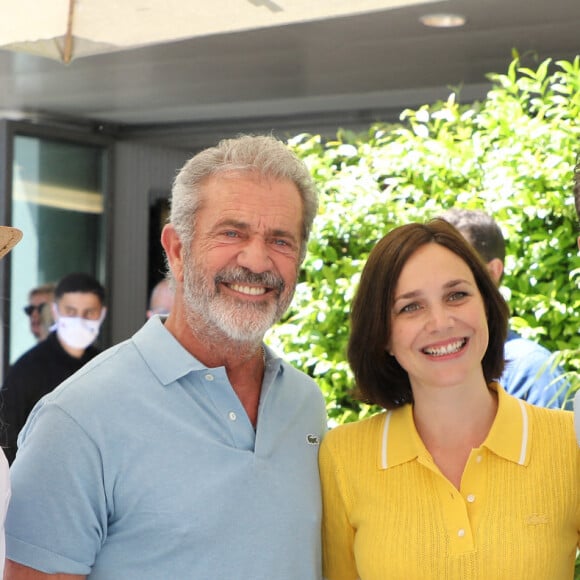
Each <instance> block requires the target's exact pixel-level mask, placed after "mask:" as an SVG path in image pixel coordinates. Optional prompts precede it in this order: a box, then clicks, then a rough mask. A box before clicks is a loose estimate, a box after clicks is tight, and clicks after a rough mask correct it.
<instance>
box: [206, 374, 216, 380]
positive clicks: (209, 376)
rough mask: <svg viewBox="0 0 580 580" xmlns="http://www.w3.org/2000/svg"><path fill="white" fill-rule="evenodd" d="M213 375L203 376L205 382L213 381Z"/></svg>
mask: <svg viewBox="0 0 580 580" xmlns="http://www.w3.org/2000/svg"><path fill="white" fill-rule="evenodd" d="M213 378H214V377H213V375H211V374H210V373H207V375H205V380H206V381H213Z"/></svg>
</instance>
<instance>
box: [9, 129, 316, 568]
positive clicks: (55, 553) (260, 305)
mask: <svg viewBox="0 0 580 580" xmlns="http://www.w3.org/2000/svg"><path fill="white" fill-rule="evenodd" d="M316 209H317V198H316V192H315V189H314V186H313V183H312V181H311V179H310V176H309V174H308V171H307V169H306V167H305V166H304V165H303V163H302V162H301V161H299V160H298V159H297V158H296V157H295V156H294V155H293V154H292V153H291V152H290V151H289V150H288V149H287V148H286V146H285V145H284V144H283V143H281V142H279V141H277V140H275V139H273V138H271V137H241V138H239V139H233V140H225V141H222V142H221V143H220V144H219V145H218V146H217V147H215V148H211V149H209V150H205V151H203V152H201V153H199V154H198V155H196V156H195V157H194V158H193V159H191V160H190V161H189V162H188V163H187V164H186V165H185V166H184V167H183V169H182V170H181V172H180V174H179V175H178V176H177V178H176V180H175V183H174V186H173V191H172V206H171V215H170V223H169V224H168V225H167V226H166V227H165V229H164V230H163V233H162V244H163V247H164V249H165V252H166V256H167V261H168V265H169V268H170V271H171V274H172V276H173V279H174V286H175V301H174V305H173V308H172V310H171V313H170V314H169V317H168V318H167V319H166V320H165V319H162V318H160V317H159V316H153V317H152V318H151V319H150V320H149V321H148V322H147V324H146V325H145V326H144V327H143V328H142V329H141V330H140V331H138V332H137V333H136V334H135V335H134V336H133V337H132V338H131V339H130V340H128V341H126V342H125V343H123V344H121V345H119V346H117V347H113V348H112V349H110V350H108V351H107V352H105V353H104V354H103V355H101V356H99V357H97V358H96V359H95V360H94V361H92V362H91V363H89V365H88V366H87V367H85V369H84V370H83V371H81V372H80V373H78V374H77V375H75V376H74V377H73V378H71V379H69V380H68V381H67V382H65V383H64V384H63V385H62V386H61V387H59V388H58V389H57V390H56V391H55V392H54V393H52V394H51V395H49V396H47V397H45V398H44V399H43V400H42V401H41V402H40V403H39V405H38V406H37V407H36V408H35V410H34V411H33V413H32V415H31V417H30V419H29V421H28V423H27V425H26V426H25V428H24V430H23V433H22V435H21V440H20V450H19V453H18V457H17V459H16V461H15V462H14V464H13V468H12V477H13V489H14V491H13V500H12V503H11V507H10V510H9V515H8V519H7V530H8V535H7V545H8V548H7V555H8V558H9V560H8V562H7V578H9V579H12V580H14V579H35V578H57V579H65V578H66V579H68V580H74V579H79V578H90V579H106V580H116V579H119V580H121V579H122V580H132V579H135V580H148V579H151V580H153V579H155V580H159V579H160V578H179V579H188V580H190V579H191V580H193V579H200V580H207V579H208V578H212V579H226V578H228V579H230V578H232V579H233V578H235V579H236V580H273V579H275V580H297V579H298V578H299V579H300V580H317V579H319V578H320V545H319V543H320V530H319V524H320V517H321V513H320V512H321V508H320V498H319V482H318V469H317V453H318V443H319V441H320V438H321V437H322V435H323V433H324V431H325V424H326V421H325V409H324V402H323V398H322V396H321V393H320V391H319V390H318V388H317V386H316V384H315V383H314V382H313V381H312V380H311V379H310V378H308V377H307V376H306V375H304V374H302V373H300V372H298V371H297V370H295V369H294V368H293V367H291V366H290V365H288V364H287V363H285V362H284V361H283V360H281V359H280V358H279V357H278V356H277V355H276V354H275V353H274V352H272V351H271V350H270V349H268V348H266V347H265V346H264V344H263V342H262V339H263V336H264V333H265V332H266V331H267V330H268V329H269V328H270V327H271V326H272V324H274V323H275V322H276V321H277V320H278V319H279V318H280V317H281V316H282V315H283V313H284V312H285V310H286V308H287V307H288V305H289V304H290V301H291V299H292V295H293V292H294V288H295V285H296V281H297V274H298V270H299V267H300V263H301V261H302V259H303V257H304V254H305V251H306V244H307V240H308V236H309V233H310V229H311V225H312V221H313V219H314V216H315V213H316Z"/></svg>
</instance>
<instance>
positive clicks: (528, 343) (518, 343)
mask: <svg viewBox="0 0 580 580" xmlns="http://www.w3.org/2000/svg"><path fill="white" fill-rule="evenodd" d="M504 350H505V355H506V358H508V359H509V358H510V356H517V357H525V356H531V355H533V357H541V358H542V360H543V359H546V358H548V357H550V356H551V354H552V353H551V352H550V351H549V350H548V349H547V348H545V347H544V346H542V345H541V344H538V343H537V342H534V341H533V340H530V339H529V338H523V337H521V336H518V335H516V336H515V337H514V338H512V339H510V340H508V341H507V342H506V343H505V347H504ZM536 360H537V359H536ZM526 362H527V363H530V364H531V363H533V362H534V359H533V358H532V359H529V360H527V361H526Z"/></svg>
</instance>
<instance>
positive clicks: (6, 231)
mask: <svg viewBox="0 0 580 580" xmlns="http://www.w3.org/2000/svg"><path fill="white" fill-rule="evenodd" d="M21 239H22V232H21V231H20V230H18V229H16V228H11V227H9V226H0V258H3V257H4V256H5V255H6V254H7V253H8V252H9V251H10V250H11V249H12V248H13V247H14V246H15V245H16V244H17V243H18V242H19V241H20V240H21Z"/></svg>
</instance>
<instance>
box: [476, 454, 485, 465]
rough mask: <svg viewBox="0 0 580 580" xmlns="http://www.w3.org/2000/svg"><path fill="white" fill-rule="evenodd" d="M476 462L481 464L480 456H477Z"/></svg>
mask: <svg viewBox="0 0 580 580" xmlns="http://www.w3.org/2000/svg"><path fill="white" fill-rule="evenodd" d="M476 461H477V463H481V462H482V461H483V457H482V456H481V455H478V456H477V458H476Z"/></svg>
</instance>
